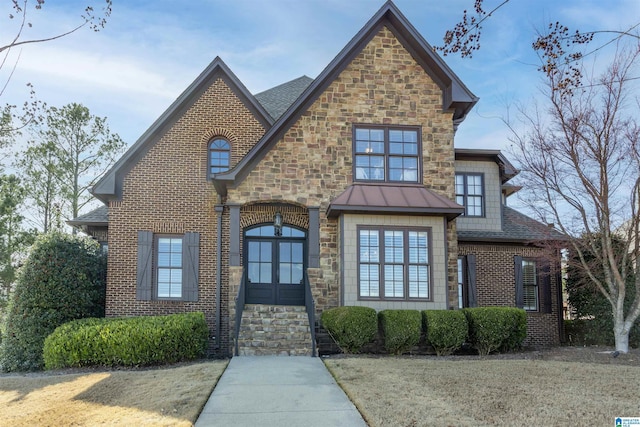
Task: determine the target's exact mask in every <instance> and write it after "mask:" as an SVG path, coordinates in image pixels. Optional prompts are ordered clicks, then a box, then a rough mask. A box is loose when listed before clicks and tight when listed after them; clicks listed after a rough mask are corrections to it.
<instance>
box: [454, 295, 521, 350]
mask: <svg viewBox="0 0 640 427" xmlns="http://www.w3.org/2000/svg"><path fill="white" fill-rule="evenodd" d="M462 311H463V312H464V314H465V315H466V317H467V322H468V323H469V341H470V342H471V345H472V346H473V347H474V348H475V349H476V350H478V353H479V354H480V355H481V356H484V355H487V354H489V353H491V352H494V351H498V350H513V349H516V348H519V347H520V346H521V345H522V341H524V338H525V337H526V331H527V315H526V312H525V311H524V310H522V309H520V308H513V307H477V308H465V309H464V310H462Z"/></svg>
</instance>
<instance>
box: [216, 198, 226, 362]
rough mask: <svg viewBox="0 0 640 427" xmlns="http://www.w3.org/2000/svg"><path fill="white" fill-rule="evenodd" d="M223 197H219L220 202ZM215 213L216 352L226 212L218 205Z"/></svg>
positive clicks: (218, 345)
mask: <svg viewBox="0 0 640 427" xmlns="http://www.w3.org/2000/svg"><path fill="white" fill-rule="evenodd" d="M220 200H221V197H220V196H218V201H220ZM215 211H216V212H217V213H218V236H217V238H216V340H215V341H216V343H215V348H216V350H219V349H220V331H221V327H220V321H221V319H222V314H221V313H220V305H221V299H222V297H221V295H220V292H221V291H222V213H223V212H224V205H221V204H217V205H216V206H215Z"/></svg>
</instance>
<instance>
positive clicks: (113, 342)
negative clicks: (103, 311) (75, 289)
mask: <svg viewBox="0 0 640 427" xmlns="http://www.w3.org/2000/svg"><path fill="white" fill-rule="evenodd" d="M207 342H208V329H207V324H206V321H205V318H204V314H203V313H184V314H173V315H168V316H141V317H129V318H114V319H111V318H109V319H104V318H102V319H82V320H74V321H72V322H69V323H65V324H64V325H62V326H59V327H58V328H57V329H56V330H55V331H54V332H53V333H52V334H51V335H49V336H48V337H47V339H46V340H45V342H44V351H43V355H44V364H45V367H46V368H47V369H58V368H65V367H80V366H146V365H155V364H165V363H175V362H180V361H184V360H191V359H197V358H200V357H202V356H204V354H205V352H206V349H207Z"/></svg>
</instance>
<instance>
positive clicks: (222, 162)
mask: <svg viewBox="0 0 640 427" xmlns="http://www.w3.org/2000/svg"><path fill="white" fill-rule="evenodd" d="M230 155H231V145H229V142H228V141H227V140H225V139H222V138H219V137H216V138H213V139H212V140H211V142H209V173H210V174H211V175H213V174H215V173H219V172H225V171H228V170H229V161H230V157H231V156H230Z"/></svg>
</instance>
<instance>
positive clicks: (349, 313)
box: [321, 307, 378, 353]
mask: <svg viewBox="0 0 640 427" xmlns="http://www.w3.org/2000/svg"><path fill="white" fill-rule="evenodd" d="M321 319H322V326H323V327H324V328H325V329H326V330H327V331H328V332H329V333H330V334H331V336H332V337H333V339H334V340H335V341H336V343H337V344H338V346H340V348H341V349H342V351H344V352H347V353H357V352H359V351H360V350H361V349H362V347H363V346H364V345H366V344H369V343H370V342H372V341H373V340H374V339H375V337H376V335H377V334H378V318H377V315H376V311H375V310H374V309H373V308H369V307H335V308H330V309H328V310H325V311H323V312H322V317H321Z"/></svg>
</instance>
